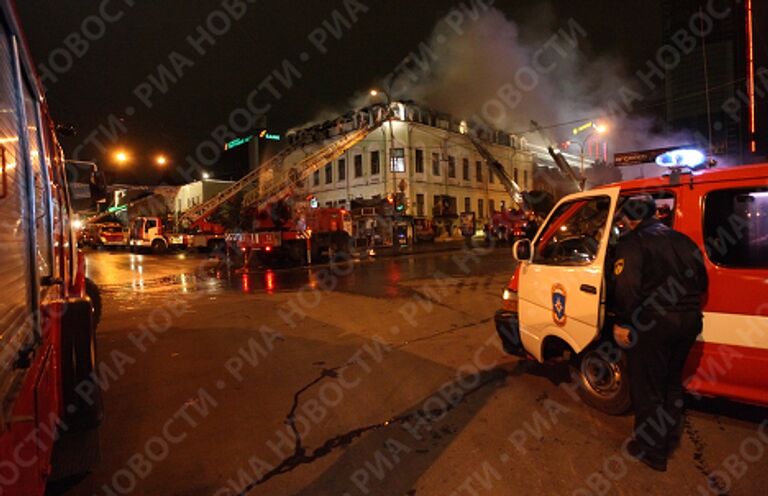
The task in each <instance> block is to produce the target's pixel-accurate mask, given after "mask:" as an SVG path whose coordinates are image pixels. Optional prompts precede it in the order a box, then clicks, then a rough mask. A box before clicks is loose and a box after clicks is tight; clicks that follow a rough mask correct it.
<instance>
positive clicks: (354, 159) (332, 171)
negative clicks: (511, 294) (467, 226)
mask: <svg viewBox="0 0 768 496" xmlns="http://www.w3.org/2000/svg"><path fill="white" fill-rule="evenodd" d="M393 109H394V110H395V112H394V114H395V115H394V118H393V119H391V120H386V121H384V122H383V124H381V125H380V126H379V127H377V128H376V129H375V130H374V131H372V132H371V133H370V134H369V135H368V136H367V137H366V138H365V139H364V140H362V141H361V142H359V143H358V144H356V145H355V146H353V147H351V148H349V149H348V150H346V152H345V153H344V154H343V155H342V156H341V157H339V158H338V159H337V160H335V161H333V162H331V163H328V164H325V165H323V166H321V167H320V168H319V169H317V170H315V171H314V172H313V173H312V175H311V176H310V177H309V178H308V180H307V181H305V183H304V184H303V187H302V188H301V191H300V193H301V194H303V195H305V196H306V197H313V198H314V199H315V200H316V205H318V206H322V207H338V208H350V207H351V205H352V202H353V201H354V200H377V199H382V200H383V199H386V198H387V197H391V196H394V195H396V194H399V193H402V194H403V195H404V197H405V199H406V208H405V211H404V212H403V214H404V215H407V216H413V217H424V218H428V219H435V220H437V219H442V218H451V217H453V218H455V217H456V216H457V215H458V214H461V213H464V212H474V213H475V217H476V220H477V221H478V222H479V223H484V222H487V221H488V219H489V218H490V216H491V215H492V214H493V212H496V211H500V210H501V209H503V208H505V207H506V208H510V207H511V206H512V205H513V201H512V199H511V197H510V195H509V193H508V192H507V191H506V189H505V188H504V186H503V185H502V184H501V181H500V180H499V178H497V177H495V176H494V175H493V174H491V173H490V169H489V168H488V166H487V165H486V163H485V161H484V160H483V159H482V157H481V155H480V153H479V152H478V151H477V149H476V148H475V147H474V145H473V144H472V141H471V140H470V139H469V136H468V135H467V133H468V132H469V129H468V127H467V125H466V123H462V122H457V121H454V120H452V119H450V117H448V116H445V115H442V116H441V115H437V114H434V113H431V112H426V111H423V110H421V109H420V108H418V107H415V106H411V105H406V104H399V103H396V104H393ZM347 117H348V118H347V119H341V120H339V121H337V122H335V123H334V125H333V126H331V127H330V128H328V129H324V130H322V132H318V130H317V129H306V130H299V131H294V132H293V133H291V134H290V135H289V136H288V138H289V140H290V141H293V142H294V143H295V142H298V141H301V142H302V143H304V145H305V146H303V147H299V149H298V150H296V151H295V152H293V153H291V154H289V155H288V156H287V157H286V159H285V160H284V161H283V162H282V164H281V167H282V168H290V167H291V166H292V164H296V163H297V162H298V161H299V160H301V159H302V158H303V157H304V156H306V150H307V149H309V148H315V149H316V148H318V147H320V146H323V145H325V144H327V143H332V142H333V140H334V139H337V138H336V136H338V135H339V134H341V133H343V132H346V131H349V130H351V129H355V128H358V127H359V126H360V123H361V122H360V117H359V116H347ZM477 136H478V137H479V138H480V139H481V141H482V143H483V145H484V146H485V147H486V149H487V150H488V151H489V152H490V153H491V154H492V155H493V156H494V157H495V158H496V160H497V161H498V162H500V163H501V164H502V165H503V167H504V169H505V171H506V172H507V174H508V176H509V177H510V178H512V179H513V180H514V181H515V182H516V183H517V184H518V185H519V186H520V188H521V189H522V190H529V189H533V177H534V168H535V155H534V154H533V153H532V152H531V151H529V150H528V146H527V144H526V141H525V139H519V138H516V137H514V136H510V135H508V134H502V133H484V134H483V133H477ZM308 137H309V138H308ZM480 225H481V224H480Z"/></svg>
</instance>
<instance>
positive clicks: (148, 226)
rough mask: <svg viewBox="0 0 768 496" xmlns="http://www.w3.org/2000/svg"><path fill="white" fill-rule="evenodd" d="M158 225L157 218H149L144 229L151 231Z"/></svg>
mask: <svg viewBox="0 0 768 496" xmlns="http://www.w3.org/2000/svg"><path fill="white" fill-rule="evenodd" d="M155 227H157V221H156V220H155V219H147V221H146V223H145V224H144V230H145V231H147V232H149V230H150V229H154V228H155Z"/></svg>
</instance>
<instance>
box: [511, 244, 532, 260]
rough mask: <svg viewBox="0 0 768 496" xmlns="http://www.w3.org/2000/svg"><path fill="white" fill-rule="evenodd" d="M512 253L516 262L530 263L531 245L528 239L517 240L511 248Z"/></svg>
mask: <svg viewBox="0 0 768 496" xmlns="http://www.w3.org/2000/svg"><path fill="white" fill-rule="evenodd" d="M512 253H513V254H514V256H515V260H517V261H518V262H530V261H531V260H533V244H532V243H531V240H530V239H519V240H517V241H515V244H514V245H513V246H512Z"/></svg>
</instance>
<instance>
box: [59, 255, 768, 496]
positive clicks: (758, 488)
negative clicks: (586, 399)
mask: <svg viewBox="0 0 768 496" xmlns="http://www.w3.org/2000/svg"><path fill="white" fill-rule="evenodd" d="M88 264H89V275H90V276H91V277H92V278H93V279H94V280H95V281H96V282H97V283H98V284H99V285H100V286H101V288H102V293H103V300H104V316H103V320H102V323H101V326H100V328H99V339H100V341H99V346H100V349H99V353H100V357H101V369H100V370H101V374H100V375H101V378H102V382H103V384H102V386H103V387H104V389H105V408H106V412H105V422H104V425H103V427H102V430H101V444H102V453H103V456H102V460H101V463H100V464H99V465H98V466H97V467H96V468H95V469H94V472H93V473H92V474H90V475H89V476H88V477H86V478H85V479H83V480H78V481H74V482H72V483H71V484H68V485H66V486H62V487H56V488H55V491H52V493H56V494H68V495H112V494H137V495H189V496H191V495H211V494H213V495H216V496H225V495H235V494H250V495H288V494H307V495H315V494H320V495H325V494H329V495H330V494H333V495H349V496H355V495H369V494H375V495H481V494H500V495H505V494H572V495H580V496H583V495H598V494H697V495H698V494H730V495H741V494H743V495H751V494H764V491H765V488H766V487H768V470H766V469H767V468H768V429H766V428H765V426H764V427H763V430H762V431H761V430H760V424H761V422H762V421H763V420H764V419H766V418H768V412H767V411H766V410H763V409H759V408H753V407H748V406H744V405H734V404H727V403H723V402H715V401H693V400H691V403H692V408H691V410H690V411H689V417H688V422H687V425H686V433H685V436H684V438H683V440H682V443H681V446H680V448H679V449H678V451H677V452H676V453H675V454H674V456H673V458H672V459H671V461H670V466H669V471H668V472H667V473H665V474H658V473H655V472H652V471H651V470H650V469H648V468H646V467H645V466H641V465H639V464H637V463H636V462H633V461H630V460H628V459H627V458H626V457H625V456H623V454H622V449H621V448H622V443H624V441H625V440H626V436H627V435H628V434H629V432H630V428H631V423H632V420H631V418H630V417H608V416H605V415H602V414H600V413H598V412H595V411H593V410H591V409H590V408H588V407H587V406H585V405H583V404H581V403H580V402H579V401H577V400H576V399H575V398H574V395H573V393H572V390H571V389H570V388H569V383H568V382H567V377H568V374H567V370H563V368H562V367H552V366H540V365H535V364H530V363H527V362H523V361H518V360H517V359H516V358H511V357H508V356H505V355H504V354H503V353H502V352H500V350H499V349H498V345H497V341H496V336H495V331H494V329H493V321H492V316H493V312H494V311H495V310H496V307H497V306H498V304H499V297H500V293H501V290H502V288H503V286H504V284H505V283H506V281H507V279H508V278H509V275H510V273H511V270H512V267H513V263H512V261H511V257H510V254H509V249H508V248H506V249H497V250H494V251H490V252H487V253H486V252H483V253H472V254H467V253H433V254H418V255H412V256H403V257H400V258H384V259H380V260H365V261H358V262H355V263H351V264H348V265H344V266H335V267H330V266H326V267H316V268H312V269H307V268H297V269H282V270H274V271H267V270H259V271H254V272H252V273H239V272H232V271H229V270H226V267H224V266H222V265H221V264H220V263H219V261H218V260H215V259H208V258H207V257H205V256H203V255H185V254H176V255H167V256H164V257H157V256H151V255H133V254H129V253H125V252H114V253H110V252H93V253H90V254H89V256H88Z"/></svg>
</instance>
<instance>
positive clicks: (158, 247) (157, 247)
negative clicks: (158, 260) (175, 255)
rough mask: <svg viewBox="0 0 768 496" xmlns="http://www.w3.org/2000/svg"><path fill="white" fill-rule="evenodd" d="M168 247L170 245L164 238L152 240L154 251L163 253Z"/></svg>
mask: <svg viewBox="0 0 768 496" xmlns="http://www.w3.org/2000/svg"><path fill="white" fill-rule="evenodd" d="M167 249H168V245H167V244H165V241H163V240H162V239H156V240H154V241H152V253H154V254H155V255H162V254H163V253H165V251H166V250H167Z"/></svg>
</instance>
